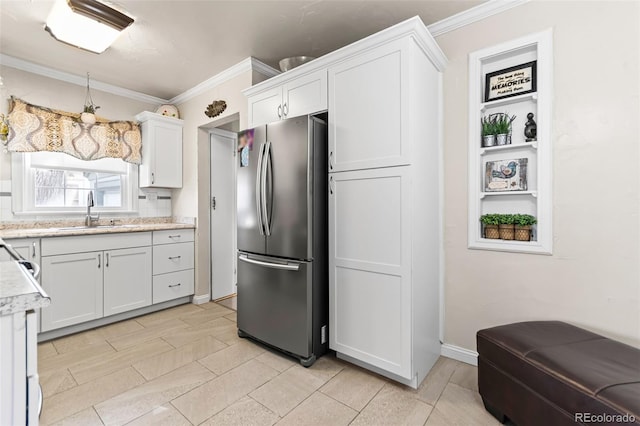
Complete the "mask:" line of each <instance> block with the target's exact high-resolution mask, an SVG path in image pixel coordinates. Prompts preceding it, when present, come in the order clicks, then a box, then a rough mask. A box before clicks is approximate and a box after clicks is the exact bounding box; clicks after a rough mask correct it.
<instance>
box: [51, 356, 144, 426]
mask: <svg viewBox="0 0 640 426" xmlns="http://www.w3.org/2000/svg"><path fill="white" fill-rule="evenodd" d="M144 381H145V380H144V378H143V377H142V376H141V375H140V374H138V372H137V371H136V370H134V369H133V368H131V367H128V368H125V369H123V370H120V371H117V372H115V373H112V374H109V375H108V376H105V377H101V378H99V379H97V380H94V381H91V382H89V383H85V384H82V385H79V386H76V387H74V388H72V389H69V390H66V391H64V392H60V393H57V394H55V395H53V396H51V397H49V398H47V399H46V400H45V401H44V404H43V409H42V416H41V418H40V423H42V424H47V423H53V422H57V421H59V420H62V419H64V418H66V417H69V416H72V415H74V414H76V413H78V412H79V411H82V410H84V409H86V408H89V407H91V406H92V405H96V404H99V403H100V402H102V401H105V400H107V399H109V398H113V397H114V396H116V395H119V394H121V393H123V392H125V391H127V390H129V389H131V388H135V387H136V386H138V385H140V384H142V383H144Z"/></svg>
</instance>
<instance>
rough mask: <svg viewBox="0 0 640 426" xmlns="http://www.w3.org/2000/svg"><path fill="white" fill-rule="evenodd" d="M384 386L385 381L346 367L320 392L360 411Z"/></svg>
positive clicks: (355, 368) (358, 369) (354, 368)
mask: <svg viewBox="0 0 640 426" xmlns="http://www.w3.org/2000/svg"><path fill="white" fill-rule="evenodd" d="M384 384H385V380H383V379H382V378H380V377H378V376H376V375H375V374H373V373H370V372H368V371H365V370H362V369H360V368H357V367H347V368H345V369H343V370H342V371H341V372H340V373H338V374H337V375H336V376H335V377H334V378H333V379H331V380H329V382H327V384H325V385H324V386H323V387H322V388H321V389H320V392H322V393H324V394H326V395H329V396H330V397H331V398H333V399H335V400H338V401H340V402H342V403H343V404H345V405H347V406H349V407H351V408H353V409H354V410H356V411H360V410H362V409H363V408H364V407H365V405H367V404H368V403H369V401H371V399H372V398H373V397H374V396H375V395H376V394H377V393H378V391H380V389H382V386H384Z"/></svg>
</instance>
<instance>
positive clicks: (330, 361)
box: [306, 354, 349, 384]
mask: <svg viewBox="0 0 640 426" xmlns="http://www.w3.org/2000/svg"><path fill="white" fill-rule="evenodd" d="M347 365H349V364H347V363H346V362H344V361H342V360H339V359H338V358H336V357H335V355H331V354H328V355H325V356H323V357H320V358H319V359H318V360H317V361H316V362H315V363H314V364H313V365H312V366H311V367H309V368H307V369H306V370H307V371H308V372H310V373H311V374H313V375H314V376H316V377H317V378H318V379H320V380H322V383H323V384H324V383H326V382H328V381H329V380H331V378H332V377H333V376H335V375H336V374H338V373H339V372H341V371H342V369H343V368H345V367H346V366H347Z"/></svg>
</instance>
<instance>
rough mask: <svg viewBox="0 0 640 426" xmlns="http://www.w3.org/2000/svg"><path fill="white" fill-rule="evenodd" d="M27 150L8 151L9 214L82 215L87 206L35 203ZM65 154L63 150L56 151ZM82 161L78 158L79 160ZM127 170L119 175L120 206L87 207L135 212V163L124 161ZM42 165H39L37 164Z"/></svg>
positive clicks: (108, 210)
mask: <svg viewBox="0 0 640 426" xmlns="http://www.w3.org/2000/svg"><path fill="white" fill-rule="evenodd" d="M30 154H31V153H17V152H14V153H12V154H11V182H12V190H11V198H12V207H13V214H14V215H15V216H20V215H30V216H34V215H36V216H39V215H43V216H44V215H68V214H76V213H77V214H82V215H86V212H87V208H86V207H82V206H77V207H37V206H36V205H35V182H34V177H35V169H34V167H32V166H31V161H30V158H29V157H28V156H29V155H30ZM56 154H61V155H68V154H64V153H56ZM79 161H82V160H79ZM87 163H90V161H87ZM126 166H127V171H126V173H124V174H123V179H122V184H121V190H122V206H120V207H101V206H96V207H92V208H91V210H92V211H94V212H96V213H101V214H105V215H110V214H136V213H138V166H137V165H135V164H130V163H126ZM37 168H42V167H37ZM56 169H58V170H77V171H90V172H98V173H104V172H103V171H99V170H93V169H91V168H90V167H87V168H86V169H85V168H77V167H73V168H66V167H59V168H56Z"/></svg>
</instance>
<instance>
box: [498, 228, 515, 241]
mask: <svg viewBox="0 0 640 426" xmlns="http://www.w3.org/2000/svg"><path fill="white" fill-rule="evenodd" d="M498 226H499V229H500V238H502V239H503V240H513V237H514V230H513V225H498Z"/></svg>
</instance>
